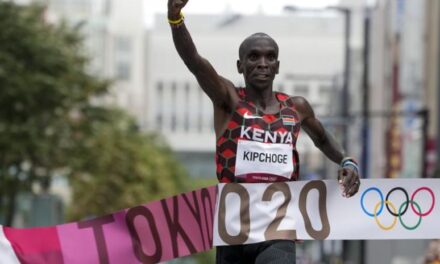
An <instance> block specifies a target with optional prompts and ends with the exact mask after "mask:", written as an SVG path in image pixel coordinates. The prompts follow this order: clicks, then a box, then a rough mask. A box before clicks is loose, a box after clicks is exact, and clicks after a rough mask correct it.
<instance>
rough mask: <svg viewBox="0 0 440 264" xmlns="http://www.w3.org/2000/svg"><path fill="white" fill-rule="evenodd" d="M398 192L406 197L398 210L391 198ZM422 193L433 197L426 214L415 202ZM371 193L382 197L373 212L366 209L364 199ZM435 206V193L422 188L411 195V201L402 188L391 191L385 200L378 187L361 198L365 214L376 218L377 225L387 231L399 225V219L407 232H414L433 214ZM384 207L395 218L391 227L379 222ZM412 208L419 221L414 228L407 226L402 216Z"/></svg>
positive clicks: (366, 191)
mask: <svg viewBox="0 0 440 264" xmlns="http://www.w3.org/2000/svg"><path fill="white" fill-rule="evenodd" d="M396 191H401V192H402V193H403V194H404V195H405V201H404V202H403V203H402V204H401V205H400V206H399V207H398V208H397V207H396V206H395V205H394V204H393V203H392V202H391V201H390V200H389V198H390V196H391V194H392V193H393V192H396ZM422 191H426V192H428V193H429V194H430V195H431V199H432V204H431V206H430V207H429V209H428V210H426V211H425V212H422V209H421V207H420V205H419V204H418V203H417V202H416V201H415V199H414V198H415V196H416V195H417V194H418V193H419V192H422ZM369 192H376V193H377V194H378V195H379V197H380V201H379V202H377V203H376V204H375V205H374V210H373V212H369V211H368V210H367V209H366V208H365V204H364V199H365V195H366V194H367V193H369ZM434 206H435V195H434V192H433V191H432V190H431V189H430V188H428V187H420V188H418V189H417V190H415V191H414V192H413V193H412V195H411V199H410V197H409V195H408V192H407V191H406V190H405V189H404V188H402V187H395V188H393V189H391V190H390V191H389V192H388V193H387V195H386V197H385V199H384V196H383V193H382V191H381V190H380V189H379V188H377V187H370V188H368V189H366V190H365V191H364V192H363V193H362V196H361V207H362V210H363V211H364V213H365V214H367V215H368V216H371V217H374V220H375V221H376V224H377V225H378V226H379V227H380V228H381V229H382V230H385V231H388V230H391V229H393V228H394V226H395V225H396V224H397V219H399V222H400V224H401V225H402V226H403V227H404V228H405V229H407V230H414V229H416V228H417V227H419V226H420V224H421V222H422V218H423V217H425V216H427V215H429V214H431V212H432V210H433V209H434ZM384 207H385V208H386V209H387V211H388V212H389V213H390V214H391V215H392V216H394V218H393V221H392V223H391V224H390V225H388V226H385V225H383V224H382V223H381V222H380V220H379V216H380V215H381V213H382V212H383V211H384V210H383V209H384ZM409 207H411V210H412V212H413V213H414V214H416V215H417V216H418V220H417V223H416V224H415V225H413V226H409V225H408V224H406V223H405V222H404V221H403V219H402V216H403V215H405V214H406V212H407V211H408V208H409Z"/></svg>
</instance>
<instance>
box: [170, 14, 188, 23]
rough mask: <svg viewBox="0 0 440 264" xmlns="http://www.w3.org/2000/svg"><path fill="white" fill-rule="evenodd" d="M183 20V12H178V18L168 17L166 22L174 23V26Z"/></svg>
mask: <svg viewBox="0 0 440 264" xmlns="http://www.w3.org/2000/svg"><path fill="white" fill-rule="evenodd" d="M184 20H185V17H184V16H183V13H182V12H180V17H179V18H178V19H176V20H171V19H169V18H168V23H170V25H174V26H176V25H179V24H182V22H183V21H184Z"/></svg>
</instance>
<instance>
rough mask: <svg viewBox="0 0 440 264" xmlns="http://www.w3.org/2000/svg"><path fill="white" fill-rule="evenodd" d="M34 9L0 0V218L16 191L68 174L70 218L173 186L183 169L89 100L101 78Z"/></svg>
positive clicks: (76, 42) (67, 32)
mask: <svg viewBox="0 0 440 264" xmlns="http://www.w3.org/2000/svg"><path fill="white" fill-rule="evenodd" d="M44 11H45V10H44V8H43V7H41V6H30V7H24V6H17V5H15V4H13V3H11V2H5V1H1V0H0V105H1V107H0V216H2V215H3V216H4V217H3V221H4V224H7V225H10V224H11V223H12V220H13V216H14V213H15V208H16V204H15V203H16V196H17V194H18V193H20V192H30V191H31V190H32V186H33V185H35V184H36V183H43V185H44V186H45V185H46V183H48V182H50V180H51V179H52V178H53V177H57V176H66V177H69V180H70V182H71V183H72V187H73V194H74V195H73V204H72V205H73V206H72V210H71V212H72V216H73V217H76V218H80V217H84V216H86V215H94V214H95V215H96V214H104V213H109V212H111V211H112V210H117V209H122V208H124V207H128V206H132V205H134V204H138V203H143V202H146V201H148V199H152V198H159V197H164V196H166V195H169V194H171V193H176V192H178V191H180V190H181V187H182V184H183V182H184V181H183V177H185V173H184V172H183V171H182V169H181V168H180V167H179V165H178V164H177V163H176V162H175V160H174V159H173V157H172V154H171V152H170V150H169V149H167V148H166V147H163V145H164V144H163V142H162V141H161V140H159V139H158V138H157V137H155V136H153V135H143V134H142V133H141V132H140V131H139V129H138V128H137V127H136V125H135V122H134V121H133V119H132V118H130V117H129V116H128V115H127V114H125V113H124V112H123V111H122V110H118V109H111V108H106V107H103V106H100V105H96V104H92V103H91V101H92V100H91V99H92V98H97V97H99V96H102V95H104V94H105V93H106V92H107V89H108V85H109V83H108V82H107V81H103V80H100V79H98V78H96V77H94V76H91V75H89V74H88V73H87V71H86V70H85V68H86V66H87V63H88V60H87V58H86V56H84V55H83V53H82V50H83V49H82V38H81V35H80V34H79V32H78V29H72V28H69V27H68V26H66V25H64V24H62V25H51V24H48V23H46V22H45V20H44ZM1 219H2V217H0V220H1Z"/></svg>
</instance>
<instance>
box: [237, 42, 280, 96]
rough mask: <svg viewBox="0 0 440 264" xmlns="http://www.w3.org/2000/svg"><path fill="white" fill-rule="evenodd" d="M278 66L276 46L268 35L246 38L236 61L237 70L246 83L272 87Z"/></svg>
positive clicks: (258, 86) (260, 87)
mask: <svg viewBox="0 0 440 264" xmlns="http://www.w3.org/2000/svg"><path fill="white" fill-rule="evenodd" d="M279 66H280V62H279V61H278V48H277V46H276V43H275V42H274V41H273V40H272V39H271V38H269V37H253V38H251V39H249V40H247V42H246V44H245V45H244V49H243V54H242V57H241V58H240V60H239V61H237V68H238V72H239V73H242V74H243V76H244V79H245V81H246V85H247V86H251V87H255V88H257V89H265V88H268V87H272V83H273V80H274V79H275V75H276V74H278V69H279Z"/></svg>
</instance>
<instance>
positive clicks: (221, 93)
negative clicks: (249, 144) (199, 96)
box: [168, 0, 238, 136]
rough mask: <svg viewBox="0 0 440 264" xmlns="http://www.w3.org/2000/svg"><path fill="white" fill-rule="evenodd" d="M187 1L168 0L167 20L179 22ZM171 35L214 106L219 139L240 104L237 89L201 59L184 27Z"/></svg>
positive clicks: (184, 60)
mask: <svg viewBox="0 0 440 264" xmlns="http://www.w3.org/2000/svg"><path fill="white" fill-rule="evenodd" d="M187 2H188V0H168V18H169V19H170V20H178V19H179V18H180V16H181V10H182V8H183V7H185V5H186V4H187ZM172 34H173V40H174V45H175V47H176V50H177V52H178V53H179V56H180V57H181V58H182V60H183V62H184V63H185V65H186V66H187V67H188V69H189V70H190V71H191V72H192V73H193V74H194V76H195V77H196V79H197V81H198V83H199V85H200V87H201V88H202V89H203V91H205V93H206V94H207V95H208V96H209V97H210V98H211V101H212V102H213V104H214V123H215V124H214V125H215V131H216V134H217V136H218V135H219V134H220V133H221V132H222V130H223V129H224V125H225V124H226V122H227V119H228V117H229V115H230V114H231V113H232V111H233V110H234V109H235V105H236V104H237V102H238V95H237V94H236V92H235V87H234V85H233V84H232V82H231V81H229V80H227V79H225V78H223V77H221V76H220V75H219V74H217V72H216V70H215V69H214V67H213V66H212V65H211V63H209V61H208V60H206V59H205V58H203V57H202V56H200V54H199V53H198V52H197V48H196V46H195V45H194V42H193V40H192V38H191V35H190V33H189V32H188V30H187V28H186V26H185V24H182V25H180V26H179V27H172Z"/></svg>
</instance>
